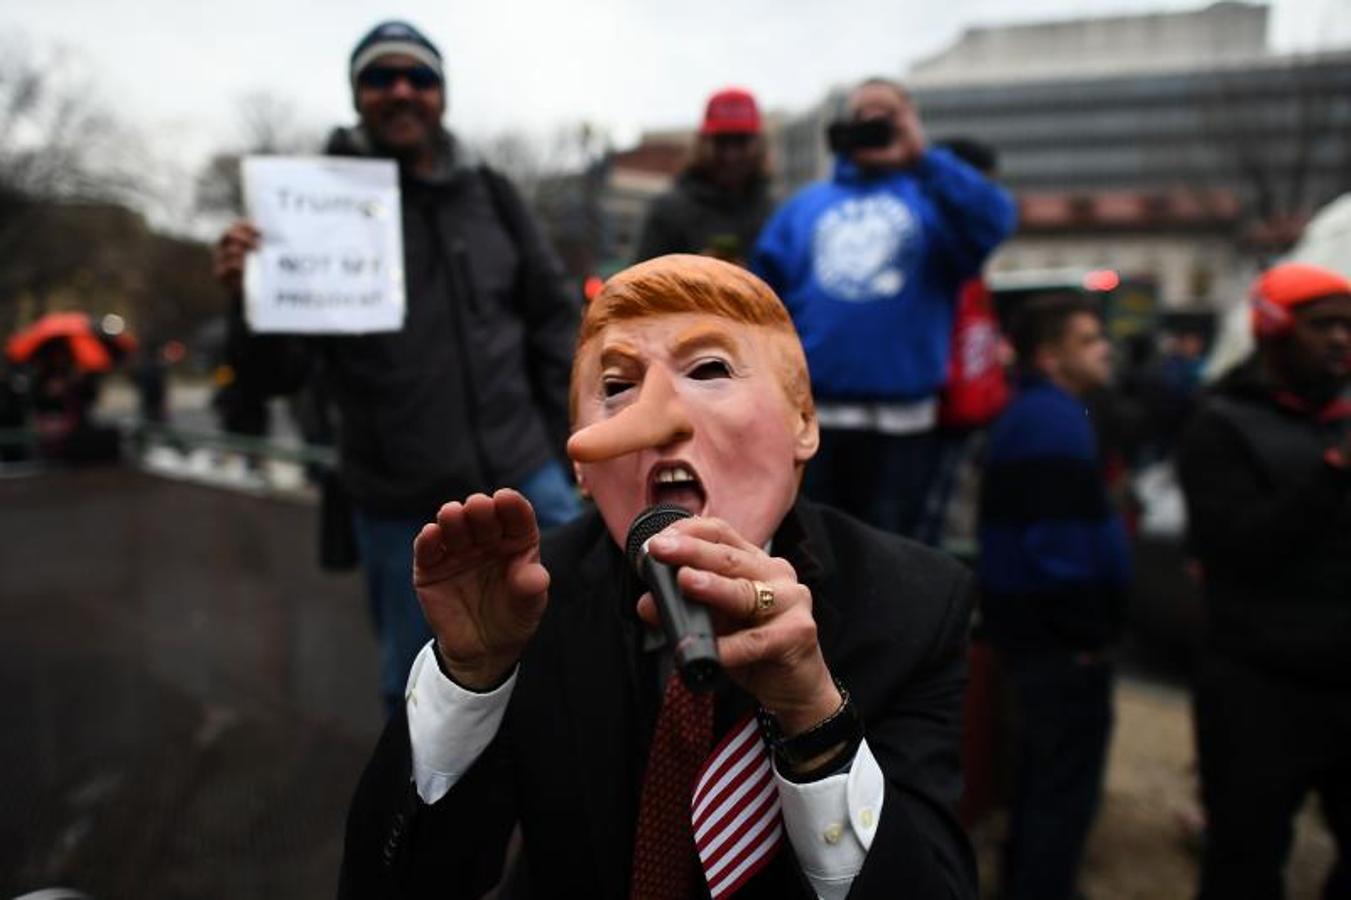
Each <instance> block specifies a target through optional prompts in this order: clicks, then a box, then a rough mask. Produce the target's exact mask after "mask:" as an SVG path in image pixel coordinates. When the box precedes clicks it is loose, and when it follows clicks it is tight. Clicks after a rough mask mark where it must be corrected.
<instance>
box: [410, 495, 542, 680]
mask: <svg viewBox="0 0 1351 900" xmlns="http://www.w3.org/2000/svg"><path fill="white" fill-rule="evenodd" d="M413 586H414V587H415V588H416V589H417V595H418V601H419V602H420V603H421V604H422V612H423V615H425V616H426V617H427V622H428V623H429V624H430V625H431V628H432V633H433V634H435V635H436V643H437V649H438V650H439V651H440V653H441V658H442V659H443V660H444V661H445V664H446V667H447V668H448V669H449V670H450V674H451V676H452V677H453V678H454V679H455V680H456V681H457V682H459V683H460V684H461V685H463V686H464V687H467V688H470V689H474V690H483V689H486V688H490V687H492V686H493V685H495V684H496V683H498V682H500V681H501V680H502V678H503V677H505V675H506V674H507V673H508V672H509V671H510V670H511V668H512V667H513V666H515V665H516V662H517V661H518V660H519V659H520V658H521V653H522V651H523V650H524V649H525V646H526V644H528V643H529V641H530V638H531V637H532V636H534V634H535V628H536V627H537V626H538V625H539V620H540V617H541V616H542V615H544V608H545V606H546V605H547V603H548V587H549V573H548V572H547V571H546V570H545V568H544V566H542V565H540V561H539V528H538V526H537V525H536V524H535V511H534V509H533V508H531V506H530V502H529V501H528V500H526V499H525V497H523V496H521V495H520V494H519V493H517V492H516V491H513V490H511V489H509V488H503V489H502V490H500V491H497V492H496V493H495V494H493V495H492V496H491V497H489V496H487V495H485V494H474V495H472V496H470V497H469V498H468V499H466V500H465V501H464V502H463V503H461V502H459V501H454V502H451V503H447V504H446V505H445V506H442V507H441V510H440V512H438V513H437V514H436V521H435V522H434V523H429V524H427V525H425V526H423V528H422V531H421V532H420V533H419V534H418V536H417V539H416V540H415V541H414V542H413Z"/></svg>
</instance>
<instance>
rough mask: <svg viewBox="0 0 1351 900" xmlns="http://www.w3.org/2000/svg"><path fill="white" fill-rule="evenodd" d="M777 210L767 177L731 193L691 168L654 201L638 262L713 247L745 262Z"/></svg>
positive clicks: (709, 250)
mask: <svg viewBox="0 0 1351 900" xmlns="http://www.w3.org/2000/svg"><path fill="white" fill-rule="evenodd" d="M773 211H774V204H773V202H772V201H771V199H770V196H769V183H768V181H766V180H765V179H759V180H757V181H755V182H754V183H752V184H751V185H750V187H749V188H748V189H747V190H746V192H745V193H743V194H731V193H728V192H727V191H725V190H723V189H721V188H719V187H718V186H717V185H714V184H712V183H710V182H709V181H708V180H706V179H705V178H703V177H702V176H700V175H699V174H698V173H697V172H695V171H686V172H684V173H682V174H681V175H680V176H679V177H678V178H676V182H675V185H674V186H673V187H672V188H671V190H669V191H667V192H666V193H665V194H662V195H661V196H660V197H658V198H657V199H656V200H654V201H652V206H651V208H650V209H649V210H648V212H647V218H646V220H644V222H643V230H642V234H641V235H640V236H639V238H638V250H637V252H636V253H635V254H634V262H642V261H643V260H647V259H652V258H654V257H657V256H665V255H666V254H667V253H711V254H712V255H714V256H717V257H719V258H721V259H727V260H729V261H731V262H744V261H745V260H747V259H749V258H750V254H751V250H752V249H753V248H754V247H755V240H756V238H758V237H759V236H760V229H761V228H763V227H764V224H765V220H766V219H768V218H769V214H770V213H771V212H773Z"/></svg>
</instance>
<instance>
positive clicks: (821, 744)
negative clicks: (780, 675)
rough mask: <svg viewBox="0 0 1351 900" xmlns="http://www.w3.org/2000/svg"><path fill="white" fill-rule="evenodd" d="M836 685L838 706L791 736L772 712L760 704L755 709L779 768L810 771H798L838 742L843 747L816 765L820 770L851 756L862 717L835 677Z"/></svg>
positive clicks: (860, 737)
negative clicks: (804, 729)
mask: <svg viewBox="0 0 1351 900" xmlns="http://www.w3.org/2000/svg"><path fill="white" fill-rule="evenodd" d="M835 687H836V689H837V690H839V692H840V698H841V702H840V705H839V707H838V708H837V709H836V710H835V711H834V712H833V713H831V714H830V715H828V716H826V717H825V718H824V719H822V720H821V721H820V722H817V723H816V724H815V725H813V726H812V727H811V728H808V729H807V730H806V731H804V732H802V733H801V734H795V735H793V736H792V737H786V736H785V735H784V733H783V729H781V728H780V727H779V720H778V719H776V718H774V714H773V713H772V712H770V711H769V710H767V709H764V708H763V707H761V708H759V709H757V710H756V713H755V715H756V718H757V719H759V721H760V730H761V732H763V733H764V736H765V741H766V743H768V744H769V749H770V750H772V751H773V752H774V756H775V758H776V761H778V762H779V763H781V766H780V768H784V767H786V768H788V769H790V770H792V771H793V772H795V773H796V774H798V775H805V774H809V773H803V772H801V771H800V770H801V767H802V765H803V764H804V763H806V762H807V761H808V760H812V759H815V758H816V757H818V756H820V755H821V754H822V753H825V752H826V751H827V750H830V749H832V748H834V747H839V746H841V745H843V748H842V749H841V751H840V752H839V753H836V754H833V755H832V756H831V758H830V759H829V760H826V761H825V763H824V764H823V765H821V766H818V767H817V768H819V769H820V770H822V771H826V770H832V769H837V768H839V766H840V763H841V762H844V761H847V760H850V759H853V758H854V753H855V752H857V750H858V745H859V744H860V743H861V742H862V740H863V719H862V718H861V717H860V716H859V714H858V707H856V706H854V703H853V701H852V700H851V699H850V698H849V691H847V690H845V687H844V685H842V684H840V682H839V680H838V679H836V680H835ZM781 774H785V775H787V774H788V773H781ZM810 774H815V773H814V772H813V773H810Z"/></svg>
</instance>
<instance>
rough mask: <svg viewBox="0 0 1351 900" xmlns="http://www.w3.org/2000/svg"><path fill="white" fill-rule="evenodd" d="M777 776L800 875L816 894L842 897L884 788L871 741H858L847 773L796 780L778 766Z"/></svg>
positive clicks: (869, 839)
mask: <svg viewBox="0 0 1351 900" xmlns="http://www.w3.org/2000/svg"><path fill="white" fill-rule="evenodd" d="M774 780H775V781H776V782H777V783H778V786H779V802H780V804H781V805H782V807H783V825H784V830H785V831H787V832H788V840H789V841H790V842H791V843H792V845H793V850H794V852H795V853H796V854H797V858H798V862H799V863H800V864H801V866H802V874H803V875H805V876H807V881H808V882H809V883H810V884H811V886H812V889H813V890H814V891H816V895H817V896H818V897H822V898H825V900H838V898H843V897H844V896H845V895H846V894H848V893H849V887H850V885H852V884H853V883H854V877H855V876H856V875H858V873H859V871H860V870H861V869H862V868H863V861H864V859H865V858H866V857H867V855H868V849H869V848H870V847H871V846H872V843H873V835H874V834H876V833H877V824H878V821H879V820H880V819H881V817H882V797H883V794H884V793H885V792H886V784H885V782H884V780H883V778H882V769H881V768H880V767H879V766H878V765H877V760H876V758H874V757H873V754H872V751H871V750H870V749H868V742H867V740H866V739H865V740H863V741H862V742H861V743H860V744H859V746H858V752H857V753H856V754H855V755H854V761H853V763H852V764H851V765H850V767H849V771H848V772H841V773H840V774H838V775H832V776H830V777H829V778H823V779H821V780H820V781H812V782H809V783H807V784H796V783H794V782H791V781H788V780H787V779H785V778H784V777H783V776H781V775H780V774H779V772H778V769H777V768H776V769H775V770H774Z"/></svg>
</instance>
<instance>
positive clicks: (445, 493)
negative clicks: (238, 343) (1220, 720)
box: [242, 129, 579, 516]
mask: <svg viewBox="0 0 1351 900" xmlns="http://www.w3.org/2000/svg"><path fill="white" fill-rule="evenodd" d="M444 140H445V152H444V164H443V166H442V169H441V171H440V172H439V173H437V174H436V175H435V176H433V177H430V178H420V177H415V176H412V175H409V174H408V173H406V172H401V173H400V185H399V186H400V192H401V197H402V207H403V244H404V264H405V265H404V277H405V284H406V290H407V303H408V306H407V317H406V319H405V322H404V327H403V329H402V330H401V331H398V332H389V333H379V334H367V335H355V336H335V337H321V338H295V337H278V336H265V335H255V336H253V337H252V339H251V340H250V341H249V348H248V353H247V354H246V360H245V363H244V365H243V366H242V368H243V369H244V377H248V378H250V379H255V380H258V381H260V382H262V383H263V387H264V389H265V390H266V392H268V393H287V392H290V391H293V390H295V389H296V388H298V387H299V385H300V383H301V382H302V381H303V379H304V377H305V374H306V372H307V370H308V368H309V365H310V363H311V362H312V361H313V357H314V356H315V355H318V356H319V357H320V360H321V362H322V365H323V368H324V375H325V379H326V383H327V385H328V386H329V387H330V388H331V392H332V394H333V396H334V398H335V400H336V403H337V407H338V412H339V417H340V425H339V455H340V458H341V470H342V480H343V485H344V487H345V488H346V489H347V491H348V493H349V494H350V495H351V497H352V500H353V502H354V503H355V505H356V506H357V507H358V508H359V509H362V510H365V511H366V512H370V513H374V514H377V515H387V516H431V515H433V514H434V513H435V511H436V509H437V507H438V505H439V504H440V503H442V502H444V501H446V500H448V499H452V498H456V497H464V496H465V495H467V494H469V493H472V492H474V491H486V490H491V489H493V488H496V487H500V486H503V485H511V484H514V483H518V482H519V480H520V479H522V478H524V477H525V476H526V475H528V474H530V473H531V472H532V471H534V470H535V469H537V468H539V467H540V466H541V465H543V464H544V463H545V462H546V461H548V460H549V459H550V457H551V456H559V457H561V454H562V448H563V444H564V442H565V441H566V439H567V432H568V400H567V395H568V377H569V372H570V369H571V365H572V355H573V350H574V347H573V344H574V341H575V338H576V330H577V318H578V308H579V307H578V304H577V302H576V301H575V300H574V299H573V298H572V297H571V296H570V294H569V292H568V291H567V290H565V288H564V286H563V281H562V273H561V269H560V267H559V265H558V262H557V260H556V257H555V256H554V254H553V252H552V251H551V250H550V249H549V247H548V246H547V244H546V243H545V241H544V239H543V238H542V236H541V235H540V233H539V231H538V229H537V227H536V226H535V224H534V222H533V220H532V218H531V216H530V214H529V213H528V212H527V210H526V208H525V205H524V203H523V202H522V201H521V199H520V197H519V195H518V194H517V193H516V191H515V190H514V189H513V188H512V187H511V185H510V184H509V183H508V182H507V181H506V180H505V179H504V178H503V177H502V176H501V175H498V174H497V173H495V172H493V171H492V170H490V169H488V168H486V167H482V166H471V165H467V164H466V163H465V162H463V154H462V153H461V152H459V150H458V148H457V146H456V144H455V141H454V139H453V138H452V137H451V136H450V135H448V134H447V135H445V138H444ZM326 152H328V153H330V154H333V155H340V156H367V155H373V154H372V153H371V151H370V150H369V144H368V142H367V141H366V140H365V138H364V135H363V134H362V132H361V131H360V130H359V129H339V130H337V131H335V132H334V133H333V135H332V136H331V137H330V139H329V142H328V146H327V148H326Z"/></svg>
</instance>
